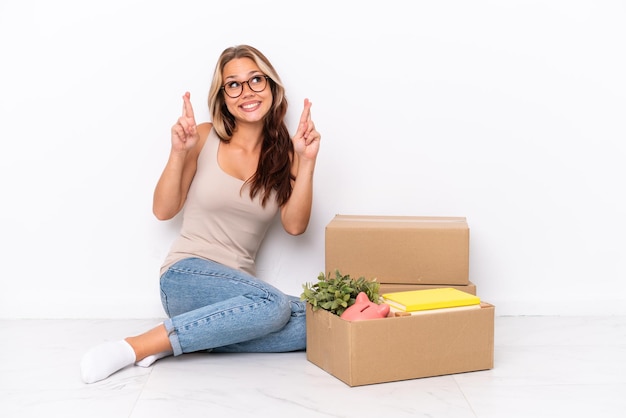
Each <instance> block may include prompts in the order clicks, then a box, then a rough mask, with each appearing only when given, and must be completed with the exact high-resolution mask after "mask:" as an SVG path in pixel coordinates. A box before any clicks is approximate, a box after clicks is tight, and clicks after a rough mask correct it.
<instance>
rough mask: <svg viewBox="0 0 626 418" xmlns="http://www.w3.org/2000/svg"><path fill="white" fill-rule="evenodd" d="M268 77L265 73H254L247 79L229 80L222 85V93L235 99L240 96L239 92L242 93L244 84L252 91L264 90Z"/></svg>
mask: <svg viewBox="0 0 626 418" xmlns="http://www.w3.org/2000/svg"><path fill="white" fill-rule="evenodd" d="M268 79H269V77H268V76H266V75H255V76H252V77H250V79H249V80H248V81H242V82H239V81H231V82H229V83H226V84H224V85H223V86H222V90H224V93H226V95H227V96H228V97H230V98H232V99H236V98H237V97H239V96H241V93H243V85H244V84H247V85H248V87H249V88H250V90H252V91H253V92H255V93H260V92H262V91H263V90H265V87H267V80H268Z"/></svg>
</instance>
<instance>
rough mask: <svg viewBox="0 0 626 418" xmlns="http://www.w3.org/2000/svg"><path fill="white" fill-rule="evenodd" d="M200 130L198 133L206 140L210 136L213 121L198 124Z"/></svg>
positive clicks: (197, 127)
mask: <svg viewBox="0 0 626 418" xmlns="http://www.w3.org/2000/svg"><path fill="white" fill-rule="evenodd" d="M196 129H197V130H198V135H200V139H202V140H204V139H206V138H207V137H208V136H209V133H210V132H211V129H213V124H212V123H211V122H204V123H201V124H199V125H198V126H196Z"/></svg>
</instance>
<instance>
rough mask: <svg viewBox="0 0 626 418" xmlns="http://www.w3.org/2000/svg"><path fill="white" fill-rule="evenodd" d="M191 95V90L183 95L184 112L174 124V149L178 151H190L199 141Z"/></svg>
mask: <svg viewBox="0 0 626 418" xmlns="http://www.w3.org/2000/svg"><path fill="white" fill-rule="evenodd" d="M190 97H191V94H189V92H186V93H185V94H184V95H183V114H182V116H181V117H180V118H178V121H177V122H176V123H175V124H174V126H172V149H173V150H176V151H188V150H189V149H191V148H193V147H194V145H196V143H197V142H198V138H199V135H198V130H197V129H196V118H195V117H194V114H193V107H191V100H190V99H189V98H190Z"/></svg>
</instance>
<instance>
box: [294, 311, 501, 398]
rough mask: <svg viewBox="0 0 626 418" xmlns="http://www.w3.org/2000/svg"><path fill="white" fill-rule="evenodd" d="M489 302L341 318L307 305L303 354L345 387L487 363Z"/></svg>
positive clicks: (490, 346)
mask: <svg viewBox="0 0 626 418" xmlns="http://www.w3.org/2000/svg"><path fill="white" fill-rule="evenodd" d="M494 312H495V307H494V306H493V305H490V304H488V303H484V302H483V303H481V307H480V309H459V310H458V311H454V310H447V311H443V312H435V311H433V313H428V314H422V315H415V316H405V317H395V318H381V319H370V320H363V321H354V322H350V321H346V320H343V319H341V318H340V317H339V316H337V315H335V314H333V313H330V312H328V311H325V310H321V309H320V310H317V311H313V309H312V306H311V305H310V304H307V312H306V334H307V349H306V356H307V359H308V360H309V361H310V362H311V363H313V364H315V365H317V366H318V367H320V368H321V369H323V370H325V371H327V372H328V373H330V374H331V375H333V376H335V377H336V378H338V379H339V380H341V381H343V382H344V383H346V384H347V385H348V386H361V385H368V384H374V383H384V382H393V381H398V380H407V379H415V378H422V377H431V376H440V375H446V374H454V373H463V372H470V371H478V370H487V369H491V368H493V353H494V347H493V343H494Z"/></svg>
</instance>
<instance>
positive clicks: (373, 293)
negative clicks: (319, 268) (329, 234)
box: [300, 270, 380, 316]
mask: <svg viewBox="0 0 626 418" xmlns="http://www.w3.org/2000/svg"><path fill="white" fill-rule="evenodd" d="M302 287H303V288H304V291H303V292H302V294H301V295H300V299H301V300H303V301H307V302H308V303H310V304H311V307H312V309H313V310H314V311H317V310H318V309H325V310H327V311H330V312H331V313H333V314H335V315H338V316H341V314H342V313H343V312H344V311H345V310H346V309H347V308H348V307H350V306H352V305H353V304H354V303H355V302H356V298H357V295H358V294H359V293H361V292H363V293H365V294H366V295H367V297H368V298H369V300H370V301H371V302H374V303H376V304H378V299H379V295H378V290H379V288H380V283H378V282H377V281H376V279H374V280H372V281H368V280H366V279H365V277H359V278H358V279H353V278H352V277H350V275H349V274H346V275H342V274H341V273H340V272H339V270H335V275H334V277H332V276H331V274H330V273H328V274H327V275H325V274H324V273H320V274H319V276H317V282H316V283H305V284H304V285H302Z"/></svg>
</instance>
